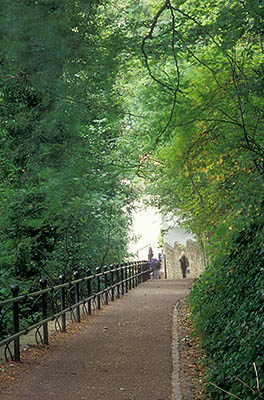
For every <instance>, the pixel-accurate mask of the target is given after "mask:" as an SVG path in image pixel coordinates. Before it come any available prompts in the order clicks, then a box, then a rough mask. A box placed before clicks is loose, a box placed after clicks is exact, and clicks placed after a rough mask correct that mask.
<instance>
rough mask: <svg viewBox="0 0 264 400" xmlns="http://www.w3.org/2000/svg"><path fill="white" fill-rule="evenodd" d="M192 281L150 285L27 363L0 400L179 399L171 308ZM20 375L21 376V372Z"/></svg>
mask: <svg viewBox="0 0 264 400" xmlns="http://www.w3.org/2000/svg"><path fill="white" fill-rule="evenodd" d="M190 285H191V280H188V279H187V280H151V281H148V282H145V283H143V284H141V285H140V286H139V287H137V288H136V289H132V291H130V292H129V293H128V294H125V296H123V297H122V298H121V299H120V300H117V301H115V302H114V303H111V304H110V305H109V306H105V307H104V308H103V310H102V311H100V312H98V313H97V314H96V315H95V316H93V317H87V319H86V320H85V321H84V322H83V323H82V324H81V329H80V330H79V331H78V332H77V333H75V334H73V333H67V334H64V335H63V340H60V338H59V337H58V340H55V341H52V343H51V345H50V348H49V350H48V351H46V352H45V355H44V357H40V358H38V359H36V360H33V361H31V362H30V363H29V364H28V365H27V362H25V363H24V364H23V366H22V370H23V369H24V371H22V373H19V374H18V376H17V378H16V380H15V381H14V382H12V384H11V385H7V384H4V387H2V389H1V386H0V398H1V400H53V399H54V400H55V399H56V400H77V399H78V400H85V399H89V400H114V399H115V400H168V399H172V398H173V400H177V399H176V397H175V396H173V397H172V364H173V361H172V336H173V307H174V305H175V303H176V302H177V300H179V299H182V298H184V297H186V295H187V294H188V292H189V287H190ZM20 372H21V371H20Z"/></svg>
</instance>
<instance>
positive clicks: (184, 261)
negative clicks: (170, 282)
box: [179, 251, 189, 278]
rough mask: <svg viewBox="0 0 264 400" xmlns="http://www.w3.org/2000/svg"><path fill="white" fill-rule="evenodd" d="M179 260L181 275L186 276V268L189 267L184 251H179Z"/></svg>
mask: <svg viewBox="0 0 264 400" xmlns="http://www.w3.org/2000/svg"><path fill="white" fill-rule="evenodd" d="M179 261H180V266H181V270H182V277H183V278H186V271H187V268H189V260H188V258H187V257H186V255H185V253H184V251H182V252H181V254H180V258H179Z"/></svg>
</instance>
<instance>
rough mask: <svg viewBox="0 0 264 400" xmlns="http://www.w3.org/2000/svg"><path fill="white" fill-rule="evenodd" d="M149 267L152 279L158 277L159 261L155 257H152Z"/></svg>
mask: <svg viewBox="0 0 264 400" xmlns="http://www.w3.org/2000/svg"><path fill="white" fill-rule="evenodd" d="M150 268H151V269H152V271H153V279H160V262H159V260H157V259H156V258H152V260H151V263H150Z"/></svg>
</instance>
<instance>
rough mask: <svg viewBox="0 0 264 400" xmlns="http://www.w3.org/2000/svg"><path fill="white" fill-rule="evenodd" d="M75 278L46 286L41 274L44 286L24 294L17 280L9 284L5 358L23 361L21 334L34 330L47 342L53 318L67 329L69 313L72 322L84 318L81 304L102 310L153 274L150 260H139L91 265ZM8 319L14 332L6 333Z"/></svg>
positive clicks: (2, 315)
mask: <svg viewBox="0 0 264 400" xmlns="http://www.w3.org/2000/svg"><path fill="white" fill-rule="evenodd" d="M73 278H74V279H73V280H71V281H69V282H65V277H64V276H63V275H60V276H59V282H60V284H58V285H56V286H52V287H47V280H46V279H45V278H42V279H41V280H40V281H39V283H40V286H41V290H38V291H35V292H32V293H26V294H23V295H19V290H20V288H19V286H18V285H17V284H14V285H12V286H11V287H10V289H11V292H12V296H13V297H12V298H10V299H8V300H3V301H1V302H0V338H1V339H0V347H2V346H4V355H5V359H6V361H7V360H8V359H9V358H11V360H13V361H20V351H21V350H20V338H21V336H23V335H27V334H28V333H29V332H30V331H32V330H35V340H36V343H37V344H40V343H41V344H45V345H46V344H48V343H49V332H48V329H49V328H48V323H49V322H50V321H55V328H56V330H60V331H61V332H66V329H67V323H66V314H67V313H69V315H70V319H71V320H72V321H73V322H81V307H82V313H83V314H87V315H91V314H92V309H93V308H94V309H98V310H100V309H101V307H102V305H107V304H109V302H110V301H111V302H114V301H115V299H116V298H121V296H124V295H125V293H128V291H129V290H131V289H133V288H135V287H137V286H138V285H139V284H140V283H142V282H144V281H146V280H148V279H149V278H150V264H149V262H148V261H136V262H129V263H122V264H117V265H110V266H109V267H107V266H105V267H103V268H102V269H101V268H99V267H98V268H96V270H95V273H92V271H91V269H88V270H87V271H86V275H85V276H84V277H80V274H79V272H78V271H75V272H74V273H73ZM22 310H23V315H21V312H22ZM25 310H27V315H25ZM7 319H9V321H10V320H12V322H11V327H9V329H8V331H11V330H12V332H10V333H7V334H3V333H2V332H3V331H4V327H5V326H6V325H7V323H6V320H7ZM25 320H26V323H25ZM22 324H23V325H25V326H23V327H22ZM12 344H13V349H11V345H12Z"/></svg>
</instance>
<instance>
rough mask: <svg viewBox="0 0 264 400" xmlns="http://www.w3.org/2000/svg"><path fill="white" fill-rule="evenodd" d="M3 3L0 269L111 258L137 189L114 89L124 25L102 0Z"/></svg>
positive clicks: (53, 271)
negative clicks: (124, 142) (128, 161)
mask: <svg viewBox="0 0 264 400" xmlns="http://www.w3.org/2000/svg"><path fill="white" fill-rule="evenodd" d="M4 3H5V6H4V7H3V9H2V12H1V16H0V20H1V28H0V29H1V32H0V39H1V50H0V52H1V56H0V76H1V81H2V85H1V89H0V98H1V103H2V110H3V112H2V113H1V119H0V129H1V150H0V165H1V172H0V176H1V184H0V192H1V197H0V251H1V260H0V271H2V273H3V274H4V275H5V276H8V277H9V278H10V279H13V278H15V279H17V280H18V281H20V280H22V281H27V282H29V283H30V282H31V280H35V281H38V279H39V278H40V277H41V276H43V275H44V276H46V277H47V278H48V279H49V280H56V279H57V275H59V274H60V273H64V274H66V276H67V277H71V275H72V271H73V270H75V269H76V268H78V269H83V270H85V269H87V268H88V266H90V267H91V268H92V269H95V268H96V266H98V265H99V266H100V265H103V264H104V263H105V264H110V263H113V262H119V261H120V260H121V259H124V258H125V257H126V256H127V242H128V226H129V224H130V214H131V210H132V206H131V205H132V203H133V200H134V199H135V196H136V191H135V189H134V187H133V185H132V183H131V180H132V178H133V171H131V168H129V166H127V165H126V159H127V154H124V153H122V150H123V149H122V147H121V146H120V142H122V136H123V133H122V129H123V126H122V125H123V124H122V118H123V113H122V103H121V101H120V99H119V96H118V94H117V93H116V91H115V82H116V74H117V72H118V69H119V63H120V60H121V58H120V57H121V53H120V50H121V49H123V51H124V52H125V51H126V50H125V49H126V46H127V44H126V40H125V39H124V33H123V32H122V30H121V29H119V25H118V20H117V19H116V20H112V25H109V15H108V14H109V12H110V11H107V12H106V10H108V9H109V7H108V6H109V2H104V1H102V2H101V1H99V2H98V1H89V2H87V1H83V0H78V1H74V2H72V1H64V2H61V1H58V0H52V1H42V0H39V1H34V2H32V1H27V2H21V1H18V0H15V1H13V2H12V3H10V2H8V1H5V2H4ZM116 18H117V16H116ZM118 18H120V16H118ZM129 151H130V149H129ZM7 282H8V281H6V284H7ZM2 285H3V283H2ZM2 285H1V286H2Z"/></svg>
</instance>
